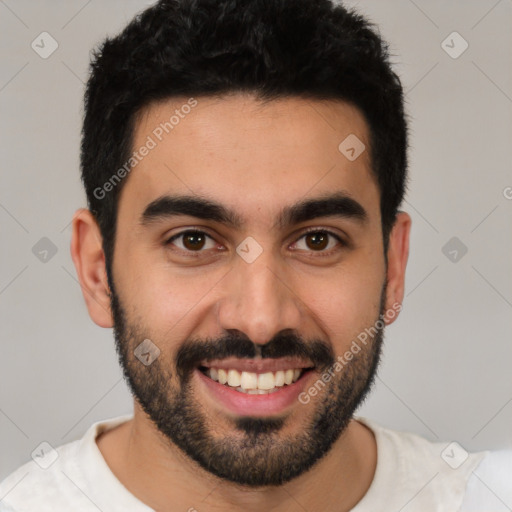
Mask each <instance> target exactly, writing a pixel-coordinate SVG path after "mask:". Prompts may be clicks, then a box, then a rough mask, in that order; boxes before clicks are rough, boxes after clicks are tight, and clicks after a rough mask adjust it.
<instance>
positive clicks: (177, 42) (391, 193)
mask: <svg viewBox="0 0 512 512" xmlns="http://www.w3.org/2000/svg"><path fill="white" fill-rule="evenodd" d="M237 92H240V93H250V94H253V95H254V97H256V98H258V99H260V100H262V101H269V100H273V99H279V98H287V97H301V98H306V99H313V100H315V99H317V100H340V101H345V102H348V103H350V104H352V105H354V106H355V107H357V108H358V109H359V111H360V112H361V113H362V114H363V116H364V118H365V120H366V122H367V124H368V127H369V132H370V133H369V137H370V147H369V148H368V149H369V151H370V158H371V166H372V169H371V170H372V172H373V175H374V177H375V178H376V181H377V183H378V185H379V191H380V210H381V217H382V232H383V240H384V251H385V253H386V252H387V244H388V239H389V233H390V231H391V229H392V227H393V224H394V222H395V219H396V214H397V212H398V207H399V206H400V204H401V202H402V199H403V196H404V193H405V188H406V186H407V123H406V116H405V114H404V100H403V91H402V86H401V83H400V80H399V78H398V76H397V75H396V74H395V73H394V72H393V70H392V68H391V63H390V54H389V50H388V45H387V43H385V42H384V41H383V40H382V38H381V37H380V34H379V32H378V29H377V28H376V27H374V25H373V24H372V23H370V22H369V21H368V20H367V19H366V18H364V17H363V16H361V15H360V14H358V13H357V12H356V11H354V10H353V9H352V10H351V9H347V8H345V7H344V6H343V5H341V4H338V3H333V2H332V1H330V0H161V1H159V2H158V3H156V4H155V5H153V6H151V7H149V8H147V9H146V10H144V11H142V12H141V13H140V14H138V15H137V16H136V17H135V18H134V19H133V20H132V21H131V22H130V23H129V24H128V25H127V26H126V28H125V29H124V30H123V31H122V32H121V33H120V34H119V35H117V36H116V37H113V38H107V39H106V40H105V41H104V42H103V43H102V44H101V45H100V46H99V47H98V49H96V50H95V51H94V52H93V56H92V61H91V67H90V77H89V80H88V82H87V87H86V92H85V101H84V122H83V129H82V144H81V173H82V181H83V183H84V186H85V190H86V194H87V201H88V206H89V209H90V210H91V211H92V213H93V214H94V216H95V218H96V220H97V222H98V225H99V228H100V231H101V234H102V238H103V250H104V253H105V260H106V269H107V276H108V278H109V282H110V283H112V281H110V279H111V270H112V269H111V263H112V258H113V251H114V241H115V233H116V219H117V202H118V198H119V193H120V191H121V189H122V187H123V184H124V182H125V181H126V180H120V183H119V184H117V185H116V186H114V187H111V188H112V190H111V191H109V192H108V193H104V191H103V192H102V193H101V194H99V193H98V190H103V189H102V187H103V186H104V184H105V183H107V182H108V181H109V180H110V179H111V177H112V176H113V175H114V174H115V173H116V172H117V171H118V170H119V169H120V168H121V167H122V166H123V165H125V164H126V162H128V161H129V159H130V156H131V154H132V151H133V148H132V141H133V132H134V126H135V122H136V119H137V115H138V113H140V112H141V111H142V109H144V108H145V107H147V106H149V105H150V104H151V103H153V102H155V101H159V100H164V99H167V98H173V97H200V96H223V95H228V94H231V93H237ZM340 142H341V141H340ZM123 175H124V173H123Z"/></svg>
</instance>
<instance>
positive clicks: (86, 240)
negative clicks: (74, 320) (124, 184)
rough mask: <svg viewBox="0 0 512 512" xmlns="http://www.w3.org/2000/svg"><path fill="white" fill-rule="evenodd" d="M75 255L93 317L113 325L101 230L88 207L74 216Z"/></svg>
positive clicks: (74, 258)
mask: <svg viewBox="0 0 512 512" xmlns="http://www.w3.org/2000/svg"><path fill="white" fill-rule="evenodd" d="M71 258H73V263H74V264H75V269H76V273H77V275H78V280H79V282H80V286H81V288H82V293H83V295H84V299H85V303H86V305H87V309H88V311H89V315H90V317H91V318H92V320H93V322H94V323H96V324H97V325H99V326H100V327H112V326H113V325H114V322H113V319H112V313H111V311H110V288H109V286H108V281H107V272H106V267H105V254H104V253H103V248H102V237H101V232H100V229H99V226H98V223H97V222H96V219H95V218H94V215H93V214H92V213H91V212H90V211H89V210H86V209H85V208H81V209H80V210H77V211H76V212H75V215H74V216H73V233H72V238H71Z"/></svg>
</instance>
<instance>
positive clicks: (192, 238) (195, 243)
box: [183, 233, 205, 251]
mask: <svg viewBox="0 0 512 512" xmlns="http://www.w3.org/2000/svg"><path fill="white" fill-rule="evenodd" d="M204 244H205V236H204V235H203V234H200V233H189V234H186V235H183V246H184V247H185V248H186V249H188V250H190V251H196V250H198V249H202V248H203V247H204Z"/></svg>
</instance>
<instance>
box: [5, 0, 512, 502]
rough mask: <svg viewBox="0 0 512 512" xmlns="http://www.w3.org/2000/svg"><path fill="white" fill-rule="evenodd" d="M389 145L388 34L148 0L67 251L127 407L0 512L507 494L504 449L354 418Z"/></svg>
mask: <svg viewBox="0 0 512 512" xmlns="http://www.w3.org/2000/svg"><path fill="white" fill-rule="evenodd" d="M406 149H407V129H406V122H405V116H404V111H403V94H402V87H401V85H400V81H399V79H398V77H397V76H396V75H395V74H394V73H393V71H392V70H391V68H390V65H389V60H388V55H387V50H386V46H385V44H384V43H383V42H382V41H381V39H380V38H379V36H378V35H377V34H376V32H375V31H373V29H372V27H371V26H370V25H369V24H368V22H367V21H366V20H365V19H363V18H362V17H360V16H359V15H357V14H355V13H353V12H349V11H347V10H346V9H345V8H343V7H342V6H335V5H333V4H331V3H330V2H329V1H328V0H318V1H315V2H312V1H310V0H276V1H268V0H267V1H264V0H251V1H244V2H242V1H239V0H238V1H237V0H230V1H221V0H216V1H213V0H195V1H192V0H168V1H161V2H159V3H158V4H156V5H155V6H153V7H151V8H148V9H147V10H146V11H144V12H143V13H141V15H140V16H138V17H137V18H136V19H135V20H133V21H132V22H131V23H130V24H129V25H128V27H126V29H125V30H124V31H123V32H122V33H121V34H120V35H119V36H117V37H115V38H113V39H108V40H107V41H105V43H104V44H103V45H102V47H101V49H100V51H98V52H96V54H95V56H94V60H93V64H92V68H91V76H90V79H89V82H88V85H87V91H86V97H85V118H84V125H83V138H82V154H81V157H82V159H81V166H82V178H83V182H84V185H85V189H86V192H87V197H88V205H89V209H88V210H79V211H78V212H77V214H76V215H75V217H74V220H73V239H72V247H71V252H72V257H73V261H74V263H75V266H76V270H77V274H78V277H79V280H80V283H81V285H82V288H83V291H84V298H85V301H86V304H87V307H88V310H89V314H90V316H91V318H92V319H93V321H94V322H95V323H96V324H98V325H100V326H102V327H107V328H108V327H114V334H115V340H116V348H117V351H118V354H119V359H120V363H121V365H122V368H123V371H124V374H125V377H126V379H127V381H128V383H129V385H130V389H131V391H132V393H133V395H134V415H133V418H132V417H120V418H114V419H111V420H108V421H104V422H99V423H96V424H95V425H93V426H92V427H91V428H90V429H89V430H88V432H87V433H86V434H85V436H84V438H83V439H82V440H80V441H76V442H74V443H70V444H67V445H64V446H61V447H59V449H58V455H59V457H58V458H57V460H56V461H55V462H54V463H53V464H48V467H47V468H46V469H43V468H42V467H39V466H37V465H36V464H35V463H31V464H27V465H25V466H23V467H22V468H20V469H19V470H18V471H16V472H15V473H13V474H12V475H11V476H10V477H8V478H7V479H6V480H5V481H4V482H3V484H2V485H1V486H0V490H1V492H0V496H5V497H4V499H3V500H2V501H1V502H0V507H2V510H16V511H18V510H19V511H36V510H37V511H38V512H39V511H42V510H52V511H64V510H66V511H69V510H80V511H82V510H83V511H89V510H101V511H104V512H106V511H114V510H119V511H121V510H122V511H149V510H157V511H163V512H164V511H165V512H167V511H169V512H170V511H173V512H174V511H187V510H188V511H196V510H197V511H199V512H202V511H212V512H213V511H242V510H244V511H256V510H258V511H259V510H276V511H290V512H292V511H303V510H308V511H315V512H316V511H332V512H334V511H336V512H345V511H349V510H352V511H356V512H365V511H375V510H380V511H382V510H385V511H387V510H390V511H391V510H393V511H398V510H422V511H423V510H424V511H435V510H439V511H441V510H450V511H455V510H465V511H469V510H483V508H474V507H489V506H490V503H491V502H482V501H481V499H482V497H481V496H479V494H478V490H479V487H478V483H479V481H484V482H485V484H486V485H487V486H488V487H489V488H491V489H493V492H494V493H495V496H500V499H501V500H502V504H504V505H505V506H506V500H510V499H511V494H512V493H511V482H512V479H511V478H510V476H511V474H512V473H511V468H510V466H511V465H512V462H511V457H510V454H508V453H505V452H501V453H499V452H496V453H489V452H481V453H473V454H469V455H468V457H467V459H466V460H465V461H464V462H463V463H461V464H459V465H458V466H457V467H456V468H454V467H452V466H450V465H449V464H447V463H446V462H445V460H444V459H443V457H442V456H441V452H442V451H443V449H445V448H446V446H447V443H430V442H428V441H427V440H425V439H422V438H420V437H418V436H415V435H413V434H407V433H401V432H395V431H392V430H389V429H385V428H383V427H380V426H379V425H377V424H376V423H374V422H372V421H370V420H367V419H364V418H358V417H355V416H354V413H355V411H356V409H357V407H358V406H359V405H360V404H361V403H362V402H363V400H364V398H365V397H366V396H367V394H368V392H369V390H370V388H371V385H372V383H373V381H374V377H375V374H376V371H377V367H378V363H379V358H380V353H381V346H382V342H383V336H384V326H385V325H386V324H389V323H391V322H393V321H394V320H395V319H396V318H397V316H398V314H399V312H400V309H401V303H402V299H403V295H404V275H405V268H406V263H407V257H408V249H409V232H410V226H411V219H410V217H409V215H408V214H407V213H405V212H402V211H400V210H399V206H400V204H401V201H402V198H403V195H404V190H405V187H406V183H407V158H406ZM452 450H453V448H452ZM43 466H44V464H43ZM474 473H477V474H478V475H479V476H478V477H477V476H476V475H475V474H474ZM24 474H26V477H25V478H23V479H22V480H20V479H21V477H22V476H23V475H24ZM477 478H478V480H477ZM479 500H480V501H479ZM493 503H494V502H493ZM487 509H488V508H487ZM487 509H486V510H487ZM504 510H505V509H504Z"/></svg>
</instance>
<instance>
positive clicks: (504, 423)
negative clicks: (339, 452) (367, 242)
mask: <svg viewBox="0 0 512 512" xmlns="http://www.w3.org/2000/svg"><path fill="white" fill-rule="evenodd" d="M348 3H349V4H350V5H357V6H358V8H359V9H360V10H361V12H362V13H365V14H367V15H368V16H369V17H370V18H371V19H372V20H373V21H374V22H376V23H377V24H378V25H379V26H380V30H381V32H382V34H383V36H384V37H385V38H386V39H387V40H388V41H389V42H390V45H391V50H392V53H393V55H394V58H393V60H394V62H395V64H396V70H397V71H398V73H399V74H400V76H401V78H402V80H403V84H404V87H405V90H406V93H407V110H408V113H409V115H410V117H411V150H410V170H411V185H410V190H409V192H408V195H407V200H406V202H405V203H404V205H403V206H404V207H403V209H405V210H406V211H408V212H409V213H410V214H411V216H412V218H413V227H412V240H411V253H410V261H409V266H408V270H407V278H406V297H405V301H404V309H403V311H402V314H401V316H400V318H399V320H398V322H397V323H395V324H394V325H392V326H391V327H389V328H388V330H387V334H386V348H385V355H384V360H383V363H382V366H381V370H380V376H379V378H378V379H377V382H376V387H375V389H374V392H373V394H372V396H371V398H370V399H369V400H368V401H367V402H366V403H365V404H364V406H363V407H362V408H361V409H360V410H359V411H358V414H360V415H363V416H368V417H370V418H372V419H374V420H377V421H379V422H380V423H382V424H384V425H385V426H389V427H393V428H397V429H400V430H409V431H413V432H417V433H419V434H421V435H424V436H426V437H427V438H429V439H431V440H442V441H447V442H449V441H452V440H457V441H458V442H459V443H460V444H461V445H462V446H464V447H465V448H466V449H468V450H477V449H484V448H503V447H512V437H511V435H512V434H511V432H512V428H511V427H512V379H511V369H510V364H511V361H512V345H511V343H510V332H511V327H512V325H511V324H512V322H511V319H512V315H511V313H512V267H511V261H512V238H511V236H510V233H511V224H512V222H511V221H512V199H507V197H506V196H508V197H509V198H512V189H507V187H512V173H511V159H510V154H511V153H510V150H511V143H512V139H511V135H512V116H511V113H512V99H511V98H512V63H511V61H512V59H511V49H512V30H510V27H511V21H512V1H510V0H501V1H496V0H488V1H487V0H485V1H484V0H478V1H475V0H473V1H465V2H460V1H450V2H446V1H441V0H439V1H428V2H427V1H420V0H416V1H415V2H413V1H411V0H394V1H387V2H382V1H379V0H372V1H361V2H348ZM148 4H149V2H144V1H135V0H130V1H125V0H123V1H120V0H119V1H99V0H92V1H88V2H87V1H84V0H73V1H69V0H67V1H66V2H64V1H60V2H58V1H53V2H48V1H35V0H34V1H32V2H30V1H27V0H18V1H14V0H5V1H0V34H1V39H2V44H1V46H0V52H1V56H2V66H1V68H0V107H1V140H2V143H1V144H2V151H1V160H0V161H1V168H2V173H1V179H2V186H1V188H0V222H1V226H2V246H1V247H2V249H1V265H0V307H1V319H0V326H1V357H0V379H1V387H0V434H1V435H0V480H1V479H2V478H3V477H4V476H6V475H7V474H8V473H10V472H11V471H12V470H14V469H15V468H16V467H18V466H19V465H20V464H22V463H24V462H26V461H27V460H29V459H30V454H31V452H32V451H33V450H34V448H36V446H38V445H39V443H40V442H41V441H43V440H45V441H48V442H49V443H50V444H51V445H53V446H58V445H60V444H62V443H65V442H69V441H72V440H74V439H77V438H79V437H81V436H82V434H83V433H84V431H85V430H86V429H87V428H88V427H89V426H90V425H91V423H93V422H95V421H97V420H100V419H103V418H107V417H111V416H115V415H118V414H124V413H128V412H130V411H131V409H132V401H131V397H130V395H129V393H128V391H127V387H126V385H125V384H124V381H123V379H122V376H121V371H120V369H119V368H118V363H117V357H116V354H115V350H114V344H113V339H112V332H111V330H107V329H101V328H99V327H97V326H96V325H95V324H93V323H92V321H91V320H90V318H89V316H88V313H87V311H86V308H85V305H84V301H83V298H82V293H81V290H80V287H79V285H78V283H77V280H76V274H75V270H74V267H73V264H72V261H71V258H70V254H69V243H70V234H71V230H70V220H71V217H72V215H73V212H74V211H75V209H76V208H78V207H81V206H85V204H86V203H85V196H84V193H83V191H82V188H81V184H80V180H79V172H78V149H79V140H80V139H79V135H80V134H79V131H80V122H81V114H82V112H81V108H82V106H81V100H82V94H83V82H84V81H85V79H86V76H87V66H88V59H89V51H90V49H91V48H92V47H93V46H94V45H95V44H96V43H97V42H98V41H99V40H100V39H102V38H103V37H104V36H105V35H106V34H113V33H116V32H117V31H118V30H119V29H121V28H122V27H123V26H124V25H125V23H126V22H127V21H128V20H129V19H130V18H131V17H132V15H133V14H134V13H135V12H137V11H139V10H141V9H142V8H144V6H145V5H148ZM43 31H46V32H48V33H50V34H51V35H52V37H53V38H54V39H55V40H56V41H57V42H58V45H59V46H58V49H57V50H56V51H55V52H54V53H53V54H52V55H51V56H50V57H48V58H47V59H43V58H41V57H40V56H39V55H38V54H37V53H36V52H35V51H34V50H33V49H32V48H31V42H32V41H33V40H36V42H37V40H38V39H37V37H38V36H39V34H40V33H41V32H43ZM453 31H457V32H458V33H460V35H461V36H462V37H463V38H464V39H465V40H466V41H467V42H468V43H469V47H468V49H467V50H466V51H465V52H464V53H463V54H462V55H460V56H459V57H458V58H456V59H454V58H452V57H450V56H449V55H448V54H447V53H446V52H445V50H444V49H443V47H442V45H441V43H442V41H444V40H445V39H446V38H447V36H448V35H449V34H451V33H452V32H453ZM452 41H453V42H452ZM445 44H448V45H450V46H452V47H453V48H452V50H451V51H457V50H459V49H460V48H461V46H460V41H457V40H454V39H453V38H452V39H450V38H449V39H448V40H447V43H445ZM46 48H48V46H46ZM43 237H47V238H48V239H50V240H51V242H52V243H53V244H54V245H55V248H56V249H57V252H56V254H55V255H54V256H51V252H50V253H48V255H47V257H46V261H40V259H38V257H36V255H35V254H34V253H33V251H32V248H33V246H34V245H35V244H36V243H38V241H39V240H40V239H41V238H43ZM452 237H457V238H458V240H459V242H456V243H457V244H459V247H458V248H457V247H455V246H454V247H455V250H457V258H458V261H456V262H453V261H450V259H449V258H448V257H447V256H446V255H445V254H444V253H443V247H444V246H445V244H446V243H447V242H448V241H449V240H450V239H452ZM40 243H43V242H40ZM460 244H464V246H465V247H467V254H465V255H464V256H463V257H462V258H461V257H460V256H461V254H462V252H461V250H460V249H461V247H462V246H461V245H460ZM37 247H39V246H37ZM454 247H452V246H449V247H448V249H445V252H446V253H447V254H448V256H450V257H454V256H455V253H453V252H452V254H451V255H450V254H449V251H452V250H453V248H454ZM35 252H36V253H37V251H35ZM41 257H42V256H41ZM0 498H1V497H0Z"/></svg>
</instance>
